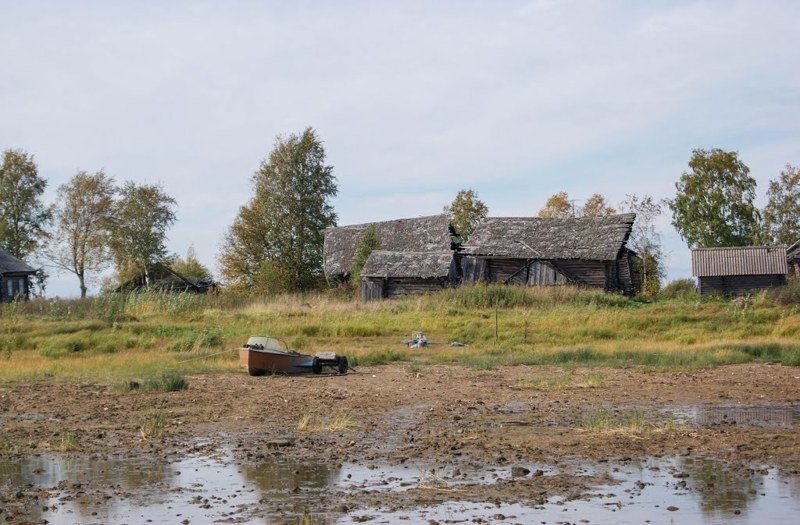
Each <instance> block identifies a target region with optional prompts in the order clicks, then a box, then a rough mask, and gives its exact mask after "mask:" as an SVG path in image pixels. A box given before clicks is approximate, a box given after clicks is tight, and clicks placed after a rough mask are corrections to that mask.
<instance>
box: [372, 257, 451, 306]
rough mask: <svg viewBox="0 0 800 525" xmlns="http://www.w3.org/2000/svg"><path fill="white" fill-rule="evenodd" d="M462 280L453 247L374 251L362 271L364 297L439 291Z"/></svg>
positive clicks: (384, 296)
mask: <svg viewBox="0 0 800 525" xmlns="http://www.w3.org/2000/svg"><path fill="white" fill-rule="evenodd" d="M457 281H458V268H457V267H456V261H455V255H454V253H453V252H452V251H451V250H448V251H440V252H390V251H386V250H377V251H374V252H372V253H371V254H370V256H369V258H368V259H367V262H366V264H364V269H363V270H362V271H361V300H362V301H376V300H380V299H387V298H394V297H402V296H404V295H418V294H424V293H428V292H435V291H437V290H441V289H443V288H445V287H447V286H450V285H453V284H455V283H456V282H457Z"/></svg>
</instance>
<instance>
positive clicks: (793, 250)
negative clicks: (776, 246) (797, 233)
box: [786, 241, 800, 261]
mask: <svg viewBox="0 0 800 525" xmlns="http://www.w3.org/2000/svg"><path fill="white" fill-rule="evenodd" d="M786 257H787V258H788V259H789V260H790V261H792V260H800V241H796V242H795V243H794V244H792V245H791V246H789V247H788V248H787V249H786Z"/></svg>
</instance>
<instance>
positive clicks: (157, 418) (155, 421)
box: [139, 412, 167, 441]
mask: <svg viewBox="0 0 800 525" xmlns="http://www.w3.org/2000/svg"><path fill="white" fill-rule="evenodd" d="M166 423H167V422H166V418H165V417H164V413H163V412H154V413H152V414H149V415H147V416H145V418H144V419H143V420H142V424H141V426H140V427H139V434H140V435H141V436H142V439H144V440H145V441H147V440H150V439H157V438H160V437H161V436H163V435H164V430H165V427H166Z"/></svg>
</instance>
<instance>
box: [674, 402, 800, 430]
mask: <svg viewBox="0 0 800 525" xmlns="http://www.w3.org/2000/svg"><path fill="white" fill-rule="evenodd" d="M688 415H689V416H690V418H691V419H692V422H693V423H694V424H695V425H698V426H712V425H740V426H759V427H789V426H793V425H797V424H798V423H800V407H797V406H741V405H733V406H699V407H692V408H690V409H689V410H688Z"/></svg>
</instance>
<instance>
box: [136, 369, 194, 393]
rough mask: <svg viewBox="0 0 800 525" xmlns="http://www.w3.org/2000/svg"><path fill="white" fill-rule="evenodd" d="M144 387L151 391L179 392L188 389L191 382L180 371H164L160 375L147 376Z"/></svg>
mask: <svg viewBox="0 0 800 525" xmlns="http://www.w3.org/2000/svg"><path fill="white" fill-rule="evenodd" d="M142 388H143V390H147V391H149V392H178V391H180V390H187V389H188V388H189V382H188V381H186V378H185V377H183V374H181V373H180V372H164V373H162V374H160V375H158V376H155V377H149V378H147V379H146V380H145V381H144V383H143V385H142Z"/></svg>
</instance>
